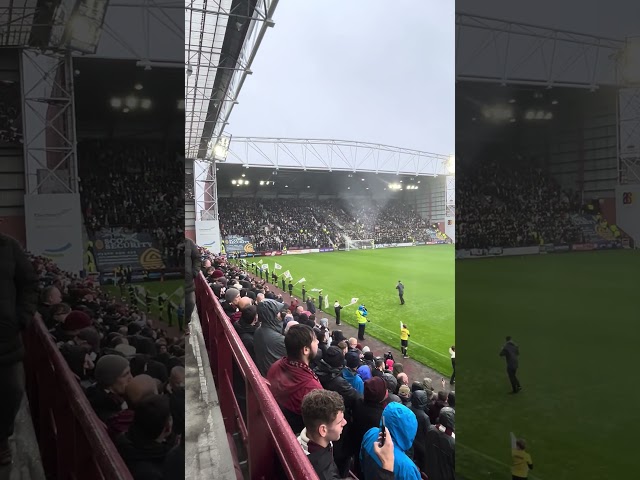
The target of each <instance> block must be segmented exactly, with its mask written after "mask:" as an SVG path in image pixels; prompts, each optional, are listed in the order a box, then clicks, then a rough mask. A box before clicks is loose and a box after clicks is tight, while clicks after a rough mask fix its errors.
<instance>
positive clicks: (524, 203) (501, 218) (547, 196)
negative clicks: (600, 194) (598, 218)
mask: <svg viewBox="0 0 640 480" xmlns="http://www.w3.org/2000/svg"><path fill="white" fill-rule="evenodd" d="M457 182H458V184H457V185H456V202H457V203H456V210H457V211H456V217H457V219H458V220H457V230H456V235H457V238H456V242H457V248H490V247H494V246H501V247H523V246H529V245H538V244H540V243H561V244H568V243H574V242H579V241H581V235H580V229H579V228H578V227H577V226H576V225H575V224H574V223H573V222H572V221H571V217H570V216H571V214H572V213H575V212H577V211H579V208H580V203H579V201H578V200H577V198H576V195H575V194H571V193H568V192H564V191H562V189H561V188H560V187H559V186H558V185H557V184H556V183H555V182H554V181H553V180H552V179H551V178H550V177H549V176H548V175H546V174H545V173H543V171H542V170H541V169H539V168H536V167H534V166H530V165H526V164H525V165H523V166H522V167H521V168H519V169H518V168H514V167H513V166H511V167H510V168H509V169H508V170H506V169H504V168H501V167H500V162H499V161H495V160H488V161H486V162H484V163H482V164H481V165H476V166H474V168H473V171H472V172H471V171H470V172H468V173H467V174H466V175H464V176H462V177H460V178H458V179H457Z"/></svg>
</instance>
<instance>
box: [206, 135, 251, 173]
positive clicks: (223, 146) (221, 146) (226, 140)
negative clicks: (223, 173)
mask: <svg viewBox="0 0 640 480" xmlns="http://www.w3.org/2000/svg"><path fill="white" fill-rule="evenodd" d="M230 143H231V137H218V139H217V141H216V143H215V144H214V146H213V148H212V151H211V156H212V157H213V161H214V162H225V161H226V160H227V155H228V154H229V144H230ZM243 166H244V167H245V168H246V167H247V165H243Z"/></svg>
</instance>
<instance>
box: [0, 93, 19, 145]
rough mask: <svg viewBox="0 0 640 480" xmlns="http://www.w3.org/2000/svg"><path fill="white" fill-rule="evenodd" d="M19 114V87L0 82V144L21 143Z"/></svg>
mask: <svg viewBox="0 0 640 480" xmlns="http://www.w3.org/2000/svg"><path fill="white" fill-rule="evenodd" d="M19 112H20V85H19V84H18V83H17V82H4V81H2V82H0V144H16V143H21V142H22V133H21V131H22V127H21V125H20V123H21V116H20V114H19Z"/></svg>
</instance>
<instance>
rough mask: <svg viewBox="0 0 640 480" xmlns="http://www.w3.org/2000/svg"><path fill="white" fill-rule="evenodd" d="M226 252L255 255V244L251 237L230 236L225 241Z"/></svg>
mask: <svg viewBox="0 0 640 480" xmlns="http://www.w3.org/2000/svg"><path fill="white" fill-rule="evenodd" d="M224 251H225V252H226V253H239V252H243V253H254V252H255V251H254V249H253V243H252V242H251V239H250V238H249V237H241V236H240V235H229V236H227V237H226V238H225V240H224Z"/></svg>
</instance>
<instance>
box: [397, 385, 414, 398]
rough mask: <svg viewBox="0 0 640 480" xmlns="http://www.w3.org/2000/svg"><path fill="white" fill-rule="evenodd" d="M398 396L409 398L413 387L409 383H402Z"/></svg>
mask: <svg viewBox="0 0 640 480" xmlns="http://www.w3.org/2000/svg"><path fill="white" fill-rule="evenodd" d="M398 396H399V397H402V398H409V397H410V396H411V389H410V388H409V386H408V385H402V386H401V387H400V389H399V390H398Z"/></svg>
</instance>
